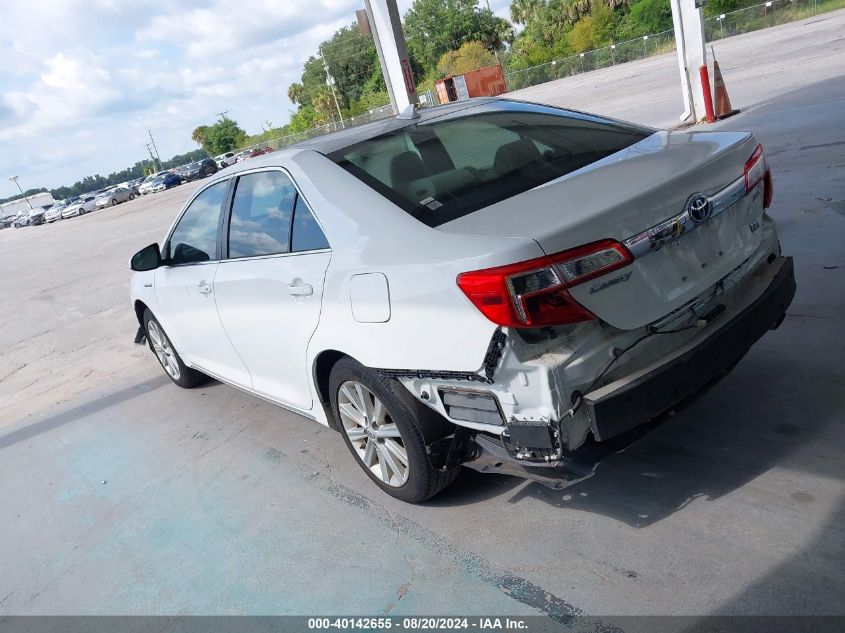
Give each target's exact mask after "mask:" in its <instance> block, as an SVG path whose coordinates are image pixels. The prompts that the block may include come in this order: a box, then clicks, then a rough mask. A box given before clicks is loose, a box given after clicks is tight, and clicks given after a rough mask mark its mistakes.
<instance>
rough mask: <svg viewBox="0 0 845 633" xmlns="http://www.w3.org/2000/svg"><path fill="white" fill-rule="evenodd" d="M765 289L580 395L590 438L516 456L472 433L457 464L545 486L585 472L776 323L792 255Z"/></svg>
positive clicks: (789, 288)
mask: <svg viewBox="0 0 845 633" xmlns="http://www.w3.org/2000/svg"><path fill="white" fill-rule="evenodd" d="M772 265H774V266H778V267H779V268H778V270H777V272H776V273H775V274H774V276H773V277H772V279H771V281H770V283H769V284H768V286H767V287H766V289H765V290H764V291H763V292H762V293H761V294H760V295H759V296H758V297H757V298H756V299H755V300H754V301H753V302H752V303H750V304H749V305H748V306H746V307H745V309H743V310H742V311H740V312H739V313H737V314H735V315H734V316H733V317H731V319H730V320H729V321H728V322H727V323H725V324H724V325H722V327H720V328H719V329H718V330H717V331H716V332H714V333H713V334H712V335H710V336H708V337H707V338H706V339H704V340H703V341H700V342H698V343H697V344H695V345H694V346H692V347H691V348H690V349H687V350H685V351H683V352H682V353H680V354H678V355H676V356H674V357H672V358H671V359H669V360H667V361H666V362H664V363H662V364H660V365H658V366H657V367H654V368H651V369H650V370H648V371H643V372H642V373H640V374H637V375H635V376H629V377H626V379H624V380H618V381H615V382H613V383H610V384H609V385H606V386H604V387H601V388H599V389H597V390H594V391H592V392H590V393H587V394H586V395H584V396H583V405H582V406H583V407H584V409H585V410H586V412H587V416H588V418H589V422H590V425H591V429H592V435H593V438H591V439H589V440H588V441H587V442H585V443H584V444H583V445H582V446H581V447H579V448H578V449H576V450H573V451H563V456H562V458H561V459H560V460H557V461H554V462H548V463H539V462H533V461H527V460H522V459H517V458H515V457H514V456H513V455H512V454H511V453H510V452H509V451H507V450H506V449H505V447H504V446H502V444H501V442H500V440H498V439H496V438H492V437H489V436H486V435H482V434H477V435H475V436H474V437H472V439H471V440H470V441H469V442H468V443H467V452H466V454H465V459H464V460H463V462H464V465H465V466H468V467H470V468H473V469H474V470H478V471H480V472H485V473H491V472H495V473H502V474H508V475H515V476H517V477H522V478H524V479H530V480H533V481H537V482H539V483H541V484H544V485H546V486H549V487H551V488H564V487H566V486H568V485H571V484H573V483H576V482H578V481H581V480H583V479H586V478H588V477H590V476H592V474H593V473H594V472H595V469H596V467H597V466H598V464H599V463H600V462H601V461H602V459H604V458H605V457H606V456H608V454H610V453H614V452H618V451H620V450H623V449H624V448H625V447H627V446H629V445H630V444H631V443H632V442H634V441H636V440H637V439H639V438H640V437H641V436H642V435H644V434H645V433H648V432H649V431H650V430H651V428H652V427H653V425H649V424H648V422H650V421H652V420H655V418H657V417H658V416H660V414H662V413H664V412H666V411H668V410H669V409H671V408H672V407H673V406H675V405H676V404H678V403H679V402H681V401H683V400H685V399H687V398H688V397H690V396H692V395H694V394H695V393H697V392H699V391H700V390H702V389H703V388H706V387H707V386H708V385H709V384H711V383H712V382H713V381H714V380H715V379H717V378H719V377H720V376H721V375H724V374H726V373H727V372H728V371H730V370H731V369H732V368H733V366H734V365H735V364H736V363H737V362H739V360H740V359H741V358H742V357H743V356H744V355H745V354H746V353H747V352H748V350H749V349H750V348H751V346H752V345H753V344H754V343H755V342H756V341H757V340H759V339H760V338H761V337H762V336H763V335H764V334H765V333H766V332H767V331H768V330H770V329H773V328H775V327H777V326H778V325H779V324H780V322H781V321H782V320H783V318H784V316H785V314H786V310H787V308H788V307H789V305H790V303H791V302H792V298H793V297H794V295H795V289H796V286H795V275H794V270H793V263H792V258H790V257H781V258H777V259H776V260H775V261H774V262H772Z"/></svg>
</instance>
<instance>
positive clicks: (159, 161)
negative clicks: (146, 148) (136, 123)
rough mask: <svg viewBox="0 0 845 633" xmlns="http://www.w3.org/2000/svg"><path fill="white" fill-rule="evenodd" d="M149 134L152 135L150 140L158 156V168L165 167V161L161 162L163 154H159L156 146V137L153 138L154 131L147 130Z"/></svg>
mask: <svg viewBox="0 0 845 633" xmlns="http://www.w3.org/2000/svg"><path fill="white" fill-rule="evenodd" d="M147 134H149V135H150V142H151V143H152V144H153V149H154V150H155V153H156V158H158V168H159V169H164V163H162V162H161V156H159V155H158V148H157V147H156V142H155V139H154V138H153V133H152V132H150V131H149V130H147Z"/></svg>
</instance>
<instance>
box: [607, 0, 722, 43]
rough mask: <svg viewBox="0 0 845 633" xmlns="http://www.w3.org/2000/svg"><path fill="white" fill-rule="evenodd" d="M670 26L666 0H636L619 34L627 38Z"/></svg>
mask: <svg viewBox="0 0 845 633" xmlns="http://www.w3.org/2000/svg"><path fill="white" fill-rule="evenodd" d="M729 1H731V2H735V0H729ZM708 6H709V4H708ZM671 28H672V7H671V6H670V5H669V2H668V0H638V1H637V2H633V3H631V8H630V11H629V12H628V15H626V16H625V19H624V20H623V22H622V25H621V26H620V32H619V35H620V36H621V38H623V39H628V38H633V37H640V36H643V35H651V34H653V33H660V32H661V31H666V30H668V29H671Z"/></svg>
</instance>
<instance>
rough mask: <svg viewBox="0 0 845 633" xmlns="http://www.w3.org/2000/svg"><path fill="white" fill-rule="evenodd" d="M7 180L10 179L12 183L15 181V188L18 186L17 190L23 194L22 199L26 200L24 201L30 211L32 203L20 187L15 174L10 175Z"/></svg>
mask: <svg viewBox="0 0 845 633" xmlns="http://www.w3.org/2000/svg"><path fill="white" fill-rule="evenodd" d="M9 180H11V181H12V182H14V183H15V185H16V186H17V188H18V191H20V192H21V195H22V196H23V199H24V200H26V203H27V204H28V205H29V210H30V211H32V203H31V202H30V201H29V198H27V197H26V195H25V194H24V192H23V189H21V186H20V184H19V183H18V177H17V176H12V177H11V178H9Z"/></svg>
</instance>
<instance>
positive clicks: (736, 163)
mask: <svg viewBox="0 0 845 633" xmlns="http://www.w3.org/2000/svg"><path fill="white" fill-rule="evenodd" d="M755 147H756V141H755V140H754V137H753V135H752V134H750V133H747V132H657V133H655V134H653V135H651V136H649V137H648V138H646V139H643V140H642V141H640V142H639V143H636V144H634V145H631V146H630V147H628V148H626V149H624V150H622V151H620V152H617V153H616V154H613V155H611V156H608V157H606V158H604V159H602V160H600V161H598V162H596V163H593V164H592V165H589V166H587V167H584V168H582V169H579V170H577V171H575V172H572V173H570V174H568V175H566V176H563V177H562V178H559V179H557V180H554V181H551V182H549V183H546V184H544V185H541V186H539V187H536V188H534V189H532V190H529V191H526V192H524V193H522V194H519V195H517V196H513V197H512V198H509V199H507V200H504V201H502V202H499V203H497V204H494V205H491V206H489V207H487V208H484V209H480V210H478V211H476V212H474V213H471V214H469V215H466V216H463V217H461V218H458V219H456V220H453V221H452V222H449V223H446V224H443V225H441V226H440V227H439V230H442V231H448V232H452V233H461V234H471V235H490V236H497V237H527V238H531V239H534V240H536V241H537V243H538V244H539V245H540V246H541V248H542V249H543V250H544V251H545V252H546V254H549V255H551V254H554V253H559V252H561V251H564V250H567V249H570V248H574V247H577V246H581V245H583V244H587V243H590V242H594V241H597V240H602V239H607V238H611V239H615V240H618V241H620V242H624V241H625V240H627V239H628V238H631V237H634V236H637V235H638V234H640V233H642V232H644V231H647V230H648V229H651V228H653V227H655V226H656V225H658V224H660V223H662V222H665V221H667V220H670V219H672V218H674V217H676V216H678V215H680V214H681V213H682V212H683V211H684V208H685V205H686V203H687V200H689V198H690V196H692V195H693V194H695V193H704V194H706V195H707V196H713V195H714V194H716V193H717V192H720V191H722V190H724V189H725V188H726V187H728V186H729V185H731V184H732V183H735V182H736V181H737V180H738V179H741V178H742V176H743V172H744V167H745V163H746V161H747V160H748V159H749V158H750V157H751V155H752V153H753V152H754V149H755ZM741 189H742V192H744V186H742V187H741ZM762 189H763V183H762V182H761V183H759V184H758V185H757V188H756V190H755V191H752V192H751V193H750V194H749V195H746V196H743V197H742V198H740V199H739V200H738V201H736V202H733V204H732V205H731V206H730V207H728V208H724V209H719V210H718V211H719V212H717V213H718V214H714V216H713V217H712V218H710V219H708V220H705V221H703V222H701V223H698V224H696V225H695V230H691V231H685V232H684V233H682V234H681V235H679V236H678V237H676V238H675V239H670V240H668V241H665V242H664V243H663V244H662V245H661V247H660V248H659V249H657V250H653V249H650V248H646V249H645V250H642V249H640V250H637V251H636V252H635V256H636V259H635V261H634V262H633V263H632V264H631V265H630V266H628V267H625V268H623V269H620V270H616V271H613V272H610V273H608V274H606V275H604V276H601V277H597V278H595V279H592V280H590V281H588V282H586V283H584V284H580V285H578V286H575V287H573V288H572V289H571V290H570V293H571V295H572V296H573V297H574V298H575V299H576V300H577V301H578V302H579V303H581V304H582V305H583V306H584V307H585V308H587V309H588V310H590V312H592V313H593V314H595V315H596V316H597V317H599V318H600V319H602V320H604V321H606V322H608V323H610V324H611V325H613V326H615V327H618V328H621V329H635V328H639V327H642V326H644V325H647V324H648V323H651V322H653V321H655V320H657V319H659V318H661V317H663V316H664V315H666V314H668V313H670V312H671V311H673V310H675V309H676V308H678V307H680V306H682V305H683V304H684V303H686V302H688V301H691V300H692V299H694V298H695V297H697V296H699V295H700V294H702V293H703V292H705V291H706V290H707V289H708V288H709V287H711V286H712V285H713V284H715V283H716V282H717V281H719V280H720V279H721V278H723V277H724V276H726V275H727V274H728V273H730V271H732V270H733V269H734V268H736V267H737V266H739V265H740V264H741V263H742V262H743V261H744V260H745V259H747V258H748V257H749V256H750V255H751V254H752V253H753V252H754V250H755V249H756V248H757V246H758V245H759V243H760V239H761V231H758V230H756V228H755V224H756V225H757V226H759V223H760V222H761V216H762V211H763V192H762ZM670 232H671V231H670ZM640 246H643V245H642V244H641V245H640ZM632 249H633V247H632Z"/></svg>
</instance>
